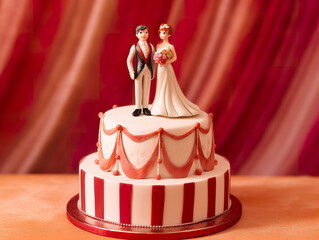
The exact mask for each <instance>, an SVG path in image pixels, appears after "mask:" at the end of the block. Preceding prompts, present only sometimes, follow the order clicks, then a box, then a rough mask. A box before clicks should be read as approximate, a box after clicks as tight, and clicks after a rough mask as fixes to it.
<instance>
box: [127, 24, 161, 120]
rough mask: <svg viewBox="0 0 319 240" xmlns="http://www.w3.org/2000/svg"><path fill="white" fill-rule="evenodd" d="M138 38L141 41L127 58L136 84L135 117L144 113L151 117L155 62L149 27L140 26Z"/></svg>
mask: <svg viewBox="0 0 319 240" xmlns="http://www.w3.org/2000/svg"><path fill="white" fill-rule="evenodd" d="M136 37H137V38H138V39H139V41H138V42H137V44H134V45H133V46H132V47H131V49H130V52H129V55H128V57H127V67H128V71H129V73H130V77H131V79H132V80H134V82H135V110H134V112H133V113H132V115H133V116H134V117H137V116H139V115H140V114H141V113H142V110H143V114H145V115H151V112H150V110H149V109H148V103H149V95H150V86H151V80H152V79H153V78H154V70H155V62H154V60H153V57H152V56H153V54H154V51H155V50H154V47H153V45H152V44H150V43H147V38H148V27H147V26H145V25H139V26H137V28H136ZM134 56H136V66H135V69H134V67H133V58H134Z"/></svg>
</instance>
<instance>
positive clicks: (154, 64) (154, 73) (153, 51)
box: [151, 44, 156, 79]
mask: <svg viewBox="0 0 319 240" xmlns="http://www.w3.org/2000/svg"><path fill="white" fill-rule="evenodd" d="M151 48H152V53H151V64H152V69H153V77H152V79H153V78H154V77H155V75H156V63H155V61H154V59H153V56H154V53H155V49H154V47H153V44H151Z"/></svg>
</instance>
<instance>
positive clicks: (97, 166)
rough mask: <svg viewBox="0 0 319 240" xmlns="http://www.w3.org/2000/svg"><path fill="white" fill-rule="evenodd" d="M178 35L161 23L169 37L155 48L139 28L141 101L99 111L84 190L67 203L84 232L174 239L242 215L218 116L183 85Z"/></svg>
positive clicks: (135, 51)
mask: <svg viewBox="0 0 319 240" xmlns="http://www.w3.org/2000/svg"><path fill="white" fill-rule="evenodd" d="M171 34H172V29H171V26H169V25H167V24H162V25H161V26H160V28H159V36H160V38H161V39H162V40H163V41H162V42H161V43H160V44H158V45H157V46H156V52H154V51H155V48H154V47H153V45H151V44H149V43H147V42H146V39H147V37H148V27H146V26H145V25H140V26H138V27H137V28H136V36H137V37H138V39H139V41H138V42H137V44H134V45H133V46H132V47H131V49H130V52H129V56H128V58H127V65H128V70H129V74H130V77H131V79H132V80H134V82H135V106H133V105H132V106H123V107H117V106H114V107H113V109H111V110H109V111H106V112H105V113H102V112H101V113H99V114H98V116H99V118H100V127H99V133H98V142H97V151H96V152H95V153H93V154H90V155H88V156H86V157H84V158H83V159H82V160H81V162H80V167H79V185H80V191H79V196H78V197H77V196H76V197H74V198H73V199H71V200H70V202H69V205H68V217H69V219H70V221H71V222H72V223H74V224H75V225H77V226H79V227H81V228H83V229H85V230H88V231H91V232H95V233H98V234H101V235H107V236H114V237H123V238H130V239H141V238H142V237H143V239H149V238H150V236H148V234H151V235H152V236H151V238H152V239H154V238H155V237H157V239H163V238H166V239H171V238H174V239H175V238H184V237H194V236H199V235H203V234H209V233H213V232H216V231H220V230H222V229H225V228H227V227H230V226H231V225H233V224H235V223H236V222H237V221H238V220H239V218H240V214H241V205H240V202H239V201H238V200H237V199H236V198H235V197H234V196H232V195H230V165H229V162H228V161H227V160H226V159H225V158H224V157H222V156H220V155H217V154H215V140H214V128H213V114H211V113H210V114H207V113H205V112H203V111H201V110H200V108H199V107H198V106H197V105H195V104H194V103H192V102H191V101H189V100H188V99H187V98H186V97H185V96H184V94H183V92H182V91H181V89H180V87H179V85H178V81H177V79H176V76H175V72H174V69H173V67H172V65H171V63H172V62H174V61H175V60H176V59H177V55H176V52H175V48H174V46H173V45H171V44H170V43H169V41H168V38H169V36H170V35H171ZM152 56H153V57H152ZM134 57H136V62H137V63H136V66H135V68H134V67H133V59H134ZM155 63H157V71H156V72H157V82H156V94H155V98H154V101H153V104H152V106H150V108H149V106H148V102H149V86H150V81H151V80H152V78H153V77H154V72H155V66H156V64H155ZM203 224H204V225H203ZM185 226H186V227H185ZM141 229H146V230H141ZM154 229H155V230H154ZM166 229H168V230H166ZM166 231H168V232H166ZM156 234H158V235H156Z"/></svg>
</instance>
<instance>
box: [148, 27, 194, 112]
mask: <svg viewBox="0 0 319 240" xmlns="http://www.w3.org/2000/svg"><path fill="white" fill-rule="evenodd" d="M158 33H159V37H160V39H161V40H162V42H160V43H159V44H157V46H156V52H155V54H154V56H153V58H154V60H155V62H156V63H157V64H158V66H157V82H156V92H155V98H154V102H153V104H152V107H151V112H152V115H161V116H166V117H185V116H194V115H197V114H198V113H199V111H200V109H199V107H198V106H197V105H195V104H194V103H192V102H191V101H189V100H188V99H187V98H186V97H185V96H184V94H183V92H182V90H181V89H180V87H179V85H178V82H177V79H176V76H175V72H174V69H173V67H172V65H171V63H173V62H175V61H176V59H177V55H176V52H175V48H174V46H173V45H172V44H170V43H169V40H168V39H169V37H170V36H171V35H172V33H173V29H172V27H171V26H170V25H168V24H161V25H160V27H159V30H158Z"/></svg>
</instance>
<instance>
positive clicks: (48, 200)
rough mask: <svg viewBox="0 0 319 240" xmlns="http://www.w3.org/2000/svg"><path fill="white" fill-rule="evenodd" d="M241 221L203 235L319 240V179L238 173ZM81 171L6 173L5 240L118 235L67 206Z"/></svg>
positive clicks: (1, 231)
mask: <svg viewBox="0 0 319 240" xmlns="http://www.w3.org/2000/svg"><path fill="white" fill-rule="evenodd" d="M231 184H232V189H231V193H232V194H233V195H235V196H236V197H237V198H238V199H239V200H240V201H241V203H242V205H243V214H242V218H241V219H240V220H239V222H238V223H237V224H236V225H234V226H233V227H231V228H229V229H227V230H224V231H222V232H219V233H216V234H213V235H209V236H204V237H200V238H197V239H224V240H227V239H231V240H234V239H245V240H247V239H259V240H260V239H289V240H294V239H316V240H317V239H319V178H318V177H306V176H302V177H253V176H233V177H232V182H231ZM77 193H78V176H77V175H0V239H1V240H3V239H6V240H7V239H24V240H27V239H32V240H36V239H45V240H49V239H76V240H81V239H86V240H89V239H104V240H105V239H113V238H107V237H102V236H98V235H95V234H93V233H89V232H86V231H84V230H81V229H79V228H77V227H75V226H74V225H72V224H71V223H70V222H69V221H68V219H67V217H66V204H67V202H68V201H69V199H70V198H71V197H73V196H74V195H75V194H77Z"/></svg>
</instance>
